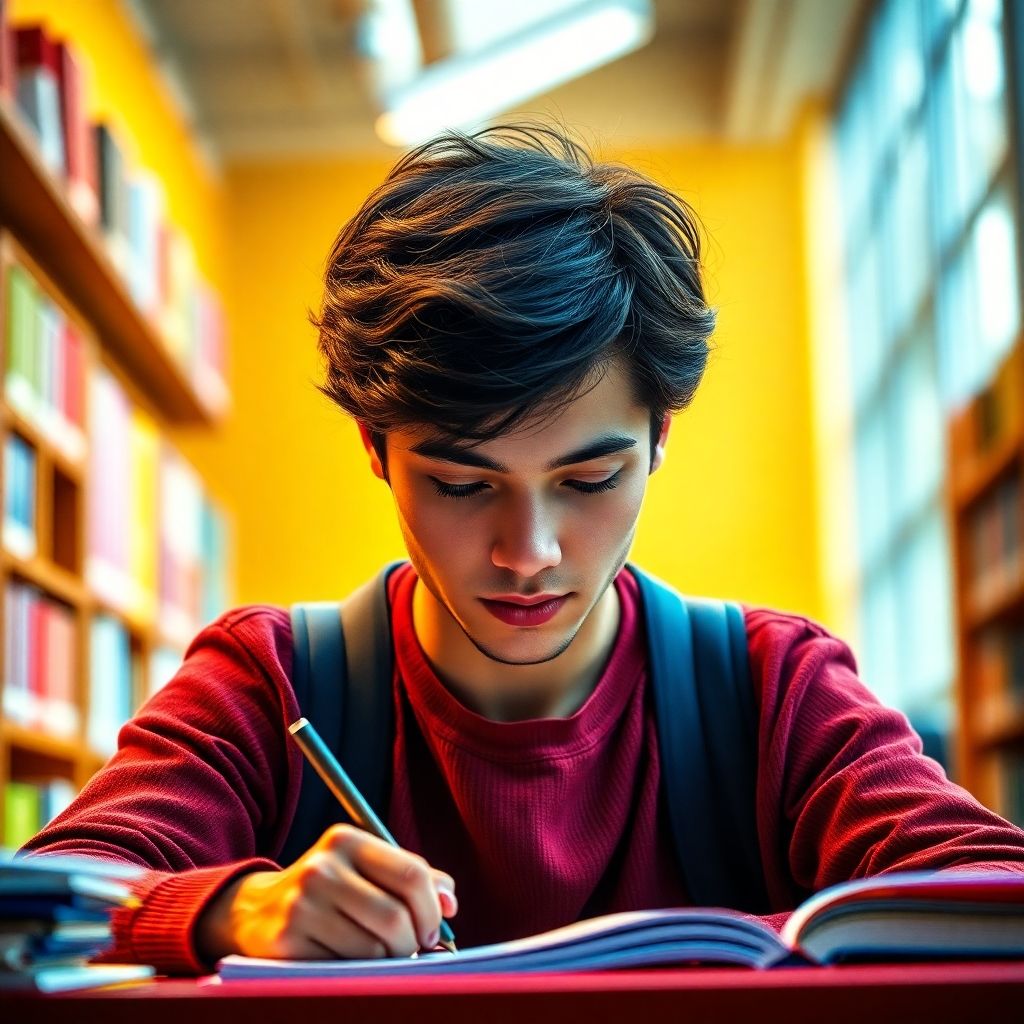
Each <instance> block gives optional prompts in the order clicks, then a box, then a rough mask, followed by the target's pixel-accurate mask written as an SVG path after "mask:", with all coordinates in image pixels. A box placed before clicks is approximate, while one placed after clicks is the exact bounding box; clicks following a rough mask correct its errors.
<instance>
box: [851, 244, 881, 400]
mask: <svg viewBox="0 0 1024 1024" xmlns="http://www.w3.org/2000/svg"><path fill="white" fill-rule="evenodd" d="M850 299H851V301H850V303H849V321H850V322H849V326H848V336H849V339H850V359H851V363H852V366H853V393H854V397H855V401H856V404H857V406H858V407H859V406H862V405H863V404H864V403H865V402H867V401H868V400H869V399H870V396H871V395H872V393H873V392H874V391H875V390H876V388H877V386H878V380H879V377H880V376H881V372H882V359H883V347H882V341H883V336H884V335H883V328H882V310H881V304H880V299H881V293H880V289H879V277H878V242H877V240H876V239H875V238H874V237H873V236H869V237H868V238H867V239H865V244H864V249H863V251H862V252H861V254H860V259H859V261H858V264H857V266H856V267H855V268H854V270H853V273H852V276H851V280H850Z"/></svg>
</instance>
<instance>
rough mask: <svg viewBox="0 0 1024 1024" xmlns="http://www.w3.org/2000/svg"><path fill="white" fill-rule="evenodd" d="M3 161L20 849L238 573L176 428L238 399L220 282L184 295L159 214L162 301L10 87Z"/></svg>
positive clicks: (14, 813)
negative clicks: (172, 431)
mask: <svg viewBox="0 0 1024 1024" xmlns="http://www.w3.org/2000/svg"><path fill="white" fill-rule="evenodd" d="M0 13H2V5H0ZM3 28H4V26H3V25H0V31H2V30H3ZM61 102H62V104H63V103H64V102H65V98H64V97H63V96H62V99H61ZM78 127H79V130H81V131H86V130H88V131H92V128H91V127H90V126H86V125H84V122H83V123H82V124H81V125H79V126H78ZM65 130H70V129H68V128H67V125H65ZM0 167H2V168H3V179H4V185H3V188H2V189H0V367H2V387H0V480H2V481H3V484H2V488H0V506H2V510H3V511H2V517H0V518H2V543H0V590H2V594H0V631H2V632H0V635H2V637H3V641H2V652H0V653H2V660H0V663H2V666H3V667H2V675H0V846H2V845H14V844H17V843H18V842H20V841H22V840H23V839H24V838H25V837H26V835H27V834H30V833H31V832H33V831H35V830H36V828H38V827H39V826H40V825H41V824H44V823H45V821H47V820H49V818H50V817H52V816H53V814H55V813H56V812H57V811H59V809H60V808H61V807H62V806H64V805H65V804H66V803H67V802H68V801H69V800H70V799H71V798H72V797H73V795H74V793H76V792H77V791H78V790H79V789H81V788H82V786H84V785H85V783H86V782H87V781H88V780H89V778H90V777H91V776H92V775H93V774H94V773H95V772H96V771H97V769H98V768H100V767H101V766H102V764H103V763H104V761H105V760H106V758H107V757H108V756H109V755H110V754H111V753H112V752H113V750H114V749H115V744H116V734H117V730H118V728H119V726H120V725H121V724H122V723H123V722H124V721H125V720H126V718H127V717H129V716H130V715H131V714H132V712H133V711H134V710H135V709H136V708H137V707H138V706H139V705H140V704H141V703H142V702H143V701H144V700H145V699H146V698H147V697H148V696H149V695H150V694H151V693H152V692H153V691H154V690H155V689H157V688H158V687H159V685H161V683H162V682H164V681H166V679H167V678H168V677H169V675H170V674H171V673H172V672H173V669H174V668H175V667H176V666H177V664H178V663H179V662H180V657H181V654H182V653H183V651H184V648H185V646H186V645H187V643H188V641H189V640H190V639H191V637H192V636H193V635H194V634H195V632H197V631H198V630H199V628H201V626H202V625H203V623H205V622H206V621H209V619H210V618H212V617H213V616H214V615H215V614H217V613H218V612H219V611H220V610H221V609H222V607H223V606H224V605H225V604H226V602H227V593H228V590H229V588H228V584H227V573H228V566H227V538H226V534H227V525H226V522H225V520H224V517H223V515H222V514H221V512H220V511H219V509H217V507H216V505H215V504H214V503H213V502H212V501H211V500H210V498H209V496H208V494H207V493H206V489H205V484H204V482H203V481H202V479H201V478H200V477H199V475H198V474H197V473H196V472H195V471H194V470H193V469H192V468H191V467H190V466H189V465H188V464H187V463H186V462H185V460H184V459H182V458H181V457H180V456H179V455H178V454H177V453H176V452H175V451H174V449H173V447H172V445H171V444H170V442H169V440H168V437H167V433H168V429H169V428H170V427H172V426H175V427H176V426H181V425H187V426H190V427H199V428H206V429H209V428H212V427H214V426H216V424H217V423H218V421H219V419H220V417H221V415H222V414H223V411H224V409H225V402H226V390H225V388H224V383H223V372H222V371H223V366H222V364H221V362H220V358H219V357H220V355H221V351H220V338H219V336H217V337H215V338H214V342H215V343H216V344H215V345H213V346H212V347H210V346H206V342H207V340H208V337H207V335H206V333H205V332H203V331H196V327H197V324H199V323H204V324H206V325H207V326H208V325H209V320H208V319H207V320H203V319H202V318H204V317H207V318H208V317H209V314H210V307H209V303H208V302H206V301H205V300H206V299H207V295H206V294H205V293H204V294H199V292H198V291H196V292H195V293H194V294H188V295H186V296H185V297H186V298H187V299H188V300H189V302H188V304H187V306H185V305H182V303H181V302H180V300H181V297H182V287H181V286H182V280H183V279H184V282H185V285H184V287H185V288H186V289H190V288H193V287H195V288H199V287H201V286H202V283H201V282H200V281H198V279H196V278H195V276H194V271H193V269H192V268H191V267H190V266H188V265H187V261H186V267H185V275H184V278H183V277H182V273H181V266H182V263H181V260H180V258H179V254H180V251H181V249H182V246H180V245H179V246H178V248H175V243H180V242H182V241H183V240H182V239H180V238H175V237H171V236H172V231H173V229H170V228H168V227H167V226H166V225H164V224H160V225H159V232H158V233H157V234H155V235H154V237H153V239H152V246H153V248H154V250H155V249H156V248H157V247H159V248H160V254H159V258H160V263H159V275H160V282H159V288H160V289H161V292H160V294H161V301H162V302H163V305H162V306H160V307H159V308H156V307H151V308H148V309H147V308H144V305H143V303H141V302H140V300H139V288H138V285H139V281H138V278H137V277H133V276H132V274H133V273H134V272H135V268H136V266H137V263H138V261H137V260H136V259H135V258H134V257H133V258H132V259H131V260H130V261H129V267H130V269H128V270H126V269H125V264H124V261H119V260H118V259H115V255H114V252H113V250H112V249H111V239H110V237H109V236H108V235H107V233H106V231H105V229H104V228H101V224H100V223H99V220H98V217H97V218H96V219H95V222H91V221H90V220H89V219H88V218H84V217H83V216H82V214H81V212H80V209H79V207H78V206H77V205H76V203H75V202H73V201H72V189H71V186H72V185H73V184H74V182H72V181H71V180H69V178H70V175H67V176H66V175H64V174H61V173H58V172H56V171H55V170H54V169H53V167H52V166H49V165H48V163H47V161H46V160H44V159H43V156H42V148H41V142H40V137H38V133H37V131H36V130H35V129H33V127H32V126H30V125H29V124H28V122H27V121H26V119H25V117H24V115H23V111H22V110H21V109H20V108H19V107H18V106H16V104H15V102H14V100H13V98H12V96H11V95H10V94H9V93H8V94H5V93H3V92H2V91H0ZM96 177H97V179H101V178H102V171H101V170H99V171H97V172H96ZM79 184H81V183H80V182H79ZM105 184H106V183H105V182H103V181H102V180H96V181H94V185H95V186H96V187H100V186H104V187H105ZM129 184H130V183H129ZM148 226H151V225H147V227H148ZM133 227H135V228H137V227H138V225H137V224H135V225H133ZM186 244H187V243H186ZM175 261H177V262H175ZM154 266H156V262H155V261H154ZM176 273H177V280H175V274H176ZM150 283H151V284H152V285H153V286H154V287H157V285H156V279H155V277H153V278H151V281H150ZM202 287H205V286H202ZM200 299H202V300H204V301H200ZM193 300H194V301H193ZM189 332H193V333H194V334H195V339H194V340H195V344H192V341H193V339H192V338H189V337H184V341H183V336H184V335H187V334H188V333H189ZM211 336H212V335H211ZM204 346H206V347H204Z"/></svg>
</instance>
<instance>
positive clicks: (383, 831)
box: [288, 718, 456, 953]
mask: <svg viewBox="0 0 1024 1024" xmlns="http://www.w3.org/2000/svg"><path fill="white" fill-rule="evenodd" d="M288 731H289V732H290V733H291V734H292V739H294V740H295V742H296V743H297V744H298V745H299V749H300V750H301V751H302V752H303V754H305V755H306V758H307V759H308V761H309V763H310V764H311V765H312V766H313V767H314V768H315V769H316V772H317V774H318V775H319V776H320V778H321V779H323V780H324V782H325V783H326V784H327V788H328V789H329V790H330V791H331V792H332V793H333V794H334V795H335V796H336V797H337V798H338V801H339V803H340V804H341V806H342V807H344V808H345V812H346V813H347V814H348V816H349V817H350V818H351V819H352V820H353V822H355V824H356V825H358V826H359V827H360V828H361V829H365V830H366V831H367V832H369V833H370V834H371V835H375V836H377V838H378V839H383V840H384V842H386V843H390V844H391V845H392V846H398V843H397V842H396V841H395V837H394V836H393V835H392V834H391V833H390V832H389V831H388V830H387V827H386V826H385V824H384V822H382V821H381V820H380V818H378V817H377V815H376V814H375V813H374V810H373V808H372V807H371V806H370V805H369V804H368V803H367V802H366V798H365V797H364V796H363V794H362V793H360V792H359V790H358V789H356V786H355V783H354V782H353V781H352V780H351V779H350V778H349V777H348V775H347V773H346V772H345V769H344V768H342V767H341V765H340V764H339V763H338V759H337V758H336V757H335V756H334V755H333V754H332V753H331V751H330V748H329V747H328V746H327V744H326V743H324V741H323V740H322V739H321V738H320V734H319V733H318V732H317V731H316V729H314V728H313V726H312V725H310V723H309V721H308V720H307V719H305V718H300V719H299V720H298V721H297V722H293V723H292V724H291V725H290V726H288ZM439 945H441V946H444V948H445V949H447V950H448V952H449V953H455V952H456V948H455V936H454V935H453V934H452V930H451V927H450V926H449V924H448V922H447V921H445V920H444V918H442V919H441V938H440V940H439Z"/></svg>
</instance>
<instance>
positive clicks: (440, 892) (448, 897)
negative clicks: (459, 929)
mask: <svg viewBox="0 0 1024 1024" xmlns="http://www.w3.org/2000/svg"><path fill="white" fill-rule="evenodd" d="M437 898H438V899H439V900H440V901H441V913H442V915H443V916H444V917H452V916H453V915H454V914H456V913H457V912H458V909H459V901H458V900H457V899H456V898H455V893H453V892H452V891H451V889H444V888H442V887H441V886H438V889H437Z"/></svg>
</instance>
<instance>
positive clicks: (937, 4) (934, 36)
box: [922, 0, 962, 53]
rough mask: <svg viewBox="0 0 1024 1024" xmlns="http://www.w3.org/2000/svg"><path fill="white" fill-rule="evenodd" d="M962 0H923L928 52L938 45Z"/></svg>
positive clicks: (942, 39)
mask: <svg viewBox="0 0 1024 1024" xmlns="http://www.w3.org/2000/svg"><path fill="white" fill-rule="evenodd" d="M961 3H962V0H924V10H923V12H922V14H923V22H924V33H925V36H926V38H927V47H928V53H932V52H933V50H934V49H935V47H936V46H940V45H941V44H942V43H943V41H944V39H945V36H946V33H947V32H948V30H949V25H950V22H951V21H952V20H953V19H954V18H955V17H956V13H957V11H959V10H960V5H961Z"/></svg>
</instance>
